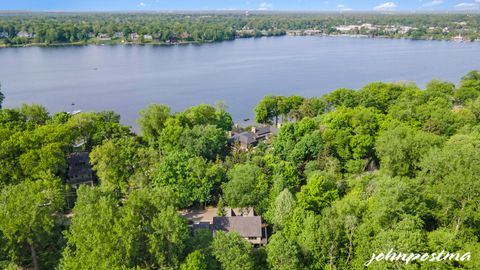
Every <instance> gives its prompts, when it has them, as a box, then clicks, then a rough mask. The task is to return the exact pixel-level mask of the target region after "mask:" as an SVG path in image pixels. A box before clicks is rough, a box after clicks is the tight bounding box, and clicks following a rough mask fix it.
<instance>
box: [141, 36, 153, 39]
mask: <svg viewBox="0 0 480 270" xmlns="http://www.w3.org/2000/svg"><path fill="white" fill-rule="evenodd" d="M143 39H145V40H153V37H152V35H143Z"/></svg>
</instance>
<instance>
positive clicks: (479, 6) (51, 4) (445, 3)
mask: <svg viewBox="0 0 480 270" xmlns="http://www.w3.org/2000/svg"><path fill="white" fill-rule="evenodd" d="M0 10H30V11H155V10H311V11H432V10H437V11H480V0H259V1H257V0H0Z"/></svg>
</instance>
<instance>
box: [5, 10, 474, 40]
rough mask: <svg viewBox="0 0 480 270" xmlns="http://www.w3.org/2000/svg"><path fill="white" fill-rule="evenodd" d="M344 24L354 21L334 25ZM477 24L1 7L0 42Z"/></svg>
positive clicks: (398, 33) (427, 35)
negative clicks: (20, 10)
mask: <svg viewBox="0 0 480 270" xmlns="http://www.w3.org/2000/svg"><path fill="white" fill-rule="evenodd" d="M346 25H347V26H351V25H355V26H358V27H352V28H351V29H350V28H349V30H348V31H346V32H345V31H342V30H339V27H340V26H346ZM479 27H480V16H479V15H478V14H418V15H416V14H390V15H385V14H361V13H346V14H342V13H317V14H316V13H290V14H287V13H277V14H276V13H264V12H261V13H257V12H249V13H244V12H228V13H227V12H223V13H222V12H204V13H198V12H197V13H178V14H172V13H144V14H139V13H104V14H99V13H94V14H92V13H18V14H16V13H3V14H0V45H3V46H11V45H24V44H44V45H49V44H68V43H73V44H98V43H106V44H126V43H154V44H173V43H189V42H195V43H203V42H212V41H223V40H232V39H235V38H237V37H238V38H241V37H260V36H278V35H285V34H286V33H287V32H288V31H303V30H314V31H317V32H315V33H317V34H318V33H320V34H353V35H368V36H382V37H390V38H411V39H444V40H448V39H452V38H453V37H456V36H458V35H460V36H462V38H463V39H468V40H475V39H478V38H479V37H480V33H479V31H478V29H479ZM340 29H341V28H340ZM132 33H134V34H136V35H131V34H132Z"/></svg>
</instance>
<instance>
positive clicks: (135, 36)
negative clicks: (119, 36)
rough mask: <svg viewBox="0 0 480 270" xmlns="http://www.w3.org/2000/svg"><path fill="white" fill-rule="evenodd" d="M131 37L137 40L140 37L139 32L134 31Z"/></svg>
mask: <svg viewBox="0 0 480 270" xmlns="http://www.w3.org/2000/svg"><path fill="white" fill-rule="evenodd" d="M130 39H131V40H133V41H136V40H137V39H138V34H137V33H135V32H133V33H131V34H130Z"/></svg>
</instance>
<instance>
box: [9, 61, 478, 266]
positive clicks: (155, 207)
mask: <svg viewBox="0 0 480 270" xmlns="http://www.w3.org/2000/svg"><path fill="white" fill-rule="evenodd" d="M7 98H8V97H7ZM255 112H256V113H257V115H256V119H257V120H258V121H259V122H265V123H274V122H277V121H278V123H279V124H281V129H280V130H279V134H278V135H277V136H274V137H273V138H270V139H269V140H266V141H264V142H262V143H261V144H260V145H258V146H257V147H256V148H253V149H250V150H248V151H242V150H240V149H237V148H235V146H234V147H230V146H229V145H228V137H227V132H228V131H229V130H230V129H231V128H232V125H233V122H232V119H231V117H230V115H229V114H228V113H227V112H226V110H225V109H224V106H221V105H218V106H216V107H214V106H210V105H199V106H195V107H191V108H188V109H187V110H185V111H183V112H178V113H171V111H170V109H169V108H168V107H166V106H164V105H151V106H148V107H147V108H146V109H144V110H143V111H142V112H141V113H140V115H141V116H140V119H139V124H140V126H141V128H142V136H139V135H136V134H132V133H131V132H129V129H128V127H124V126H122V125H121V124H119V116H118V115H116V114H114V113H113V112H100V113H93V112H87V113H80V114H77V115H73V116H72V115H69V114H66V113H58V114H55V115H53V116H52V115H50V114H48V112H46V110H45V108H43V107H42V106H40V105H35V104H33V105H24V106H22V107H21V108H15V109H1V110H0V167H1V171H0V268H7V267H15V266H19V267H31V268H37V269H40V268H43V269H54V268H58V269H92V268H94V269H184V270H187V269H242V270H243V269H363V268H364V267H365V266H364V264H365V263H366V262H368V261H369V260H370V258H371V256H372V254H373V253H376V254H378V253H381V252H383V253H387V252H388V251H389V250H390V249H394V250H395V252H405V253H410V252H415V253H422V254H423V253H434V252H440V251H442V250H444V251H448V252H453V253H457V252H458V253H461V254H463V253H465V252H470V253H471V260H467V261H450V260H447V261H442V262H421V261H418V260H417V261H412V262H410V263H409V264H408V265H405V264H404V262H401V261H399V262H389V261H387V262H386V261H381V262H376V261H375V262H373V263H372V265H371V266H370V267H372V268H374V269H404V268H405V269H453V268H462V269H479V268H480V261H479V260H478V258H479V256H480V242H479V237H480V214H479V213H480V209H479V207H480V182H479V181H478V179H479V177H480V158H479V155H478V152H479V151H480V73H479V72H477V71H473V72H470V73H469V74H467V75H466V76H465V77H464V78H462V80H461V82H460V83H459V85H458V86H455V85H453V84H451V83H447V82H441V81H432V82H430V83H429V84H428V85H427V87H426V89H424V90H421V89H419V88H418V87H417V86H415V85H413V84H399V83H372V84H368V85H366V86H365V87H363V88H361V89H359V90H358V91H355V90H349V89H338V90H335V91H332V92H331V93H329V94H327V95H325V96H322V97H314V98H302V97H298V96H293V97H281V96H268V97H265V98H264V99H263V100H262V101H260V102H259V104H258V106H257V107H256V108H255ZM79 141H81V142H84V143H85V144H83V145H82V146H81V148H82V149H80V150H87V151H89V152H90V160H91V163H92V165H93V169H94V171H95V172H96V174H97V176H98V178H99V185H98V186H96V187H89V186H81V187H80V188H79V189H78V190H76V192H72V191H71V190H70V188H69V187H68V185H66V184H65V179H66V170H67V164H66V155H67V154H69V153H72V152H74V151H78V150H79V149H77V148H76V147H73V146H72V145H74V144H78V142H79ZM73 203H74V205H73ZM217 203H218V206H219V207H221V208H222V209H223V207H250V206H253V207H255V210H256V211H257V212H258V214H260V215H262V218H263V219H264V222H266V223H268V224H269V235H270V237H269V242H268V244H267V245H266V247H262V248H259V249H253V247H252V245H251V244H249V243H248V242H247V241H245V240H244V239H243V238H242V237H240V236H239V235H238V234H236V233H226V234H225V233H216V234H215V236H213V235H212V234H211V232H210V231H208V230H201V229H198V230H191V229H190V228H189V226H188V222H187V221H186V220H185V219H184V218H182V217H181V215H180V213H179V210H180V209H185V208H190V207H204V206H208V205H213V206H214V205H217ZM218 213H219V214H221V215H223V214H224V212H222V211H221V210H219V211H218Z"/></svg>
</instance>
